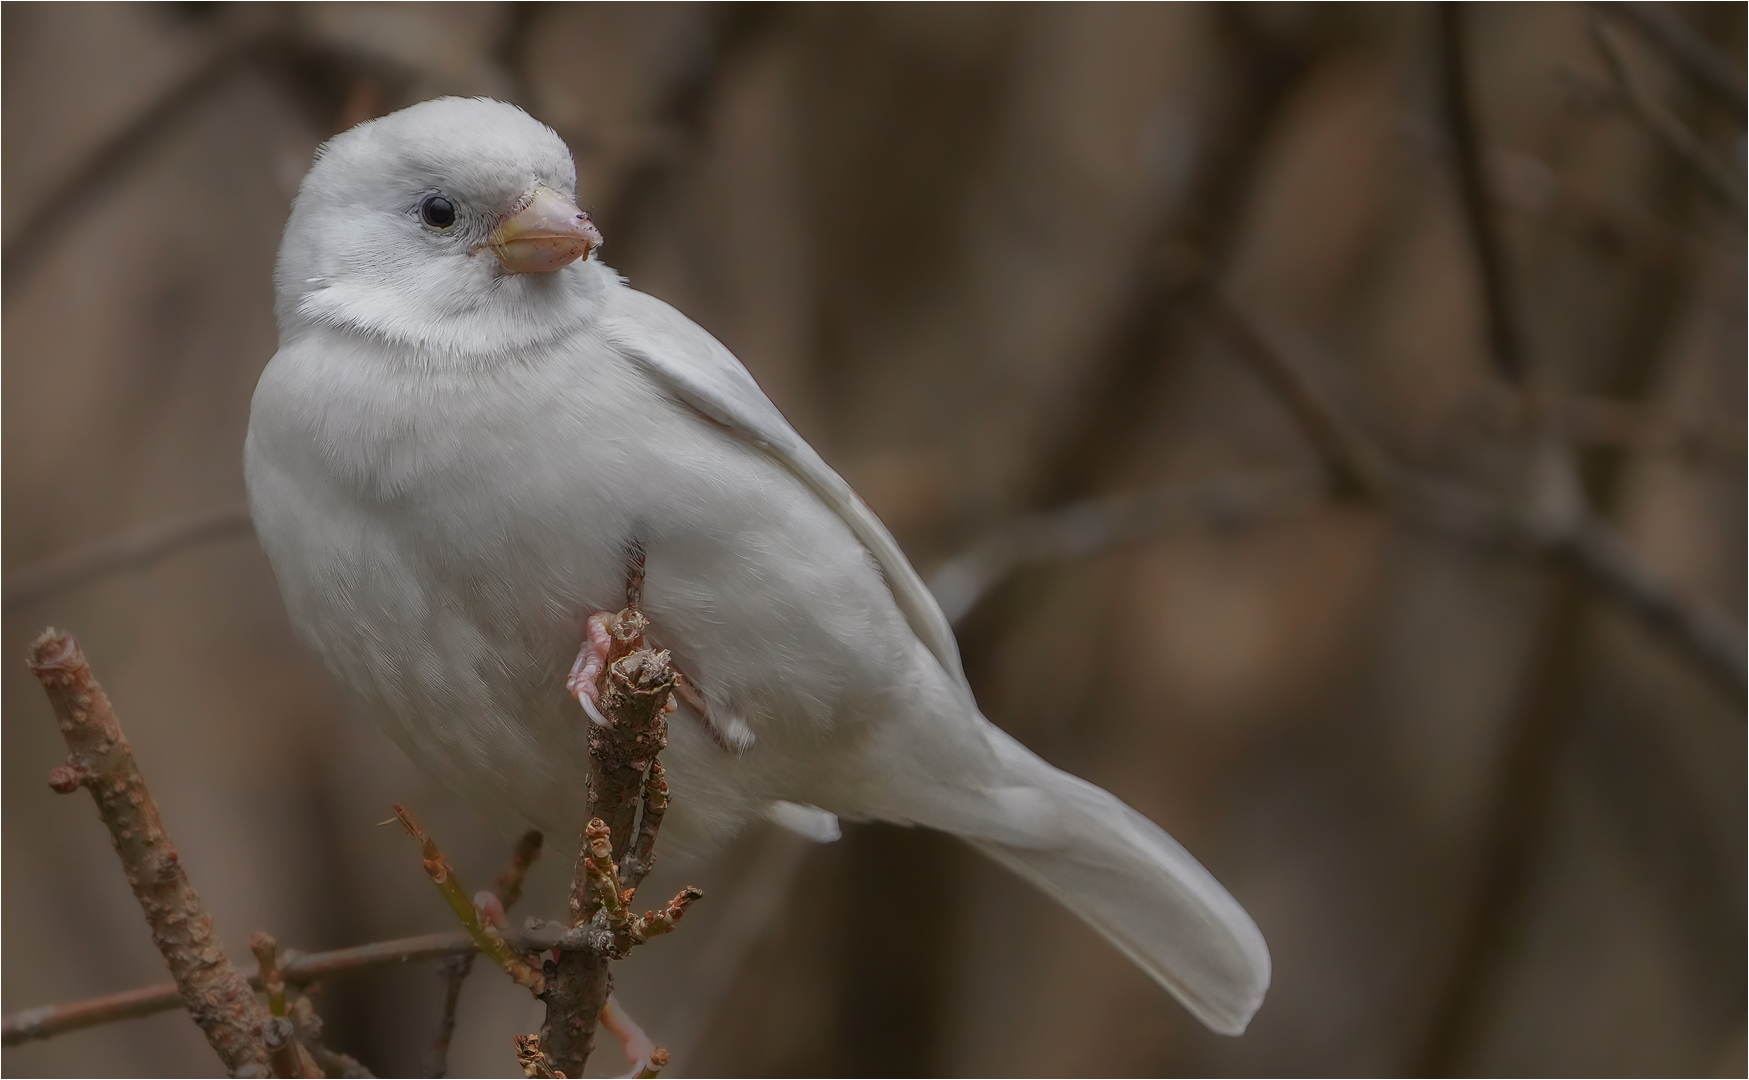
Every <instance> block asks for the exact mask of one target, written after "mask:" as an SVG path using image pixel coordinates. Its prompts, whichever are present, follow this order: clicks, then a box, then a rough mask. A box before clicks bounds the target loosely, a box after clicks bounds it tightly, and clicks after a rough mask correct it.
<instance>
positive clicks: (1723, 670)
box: [1205, 289, 1749, 705]
mask: <svg viewBox="0 0 1749 1080" xmlns="http://www.w3.org/2000/svg"><path fill="white" fill-rule="evenodd" d="M1205 297H1206V299H1207V301H1208V302H1207V304H1206V308H1207V310H1208V311H1209V312H1210V314H1211V316H1212V317H1213V318H1214V319H1215V320H1216V322H1217V324H1218V325H1219V326H1221V327H1222V328H1223V330H1224V331H1225V332H1226V333H1227V335H1228V337H1229V339H1230V340H1232V341H1233V343H1234V344H1236V345H1238V346H1239V352H1240V354H1241V356H1242V357H1243V358H1244V359H1246V360H1247V361H1248V362H1250V363H1251V364H1252V366H1253V367H1254V368H1255V369H1256V370H1257V371H1258V373H1259V374H1260V375H1261V376H1262V377H1263V378H1264V380H1265V381H1266V382H1268V383H1269V384H1270V385H1272V386H1276V387H1278V388H1284V393H1283V394H1282V397H1283V399H1284V402H1285V404H1287V406H1288V407H1289V409H1290V411H1292V412H1293V413H1294V415H1295V416H1296V418H1297V419H1299V420H1300V422H1301V424H1302V426H1303V427H1305V428H1306V429H1307V432H1308V435H1310V436H1311V437H1312V441H1313V443H1314V445H1315V446H1316V448H1317V450H1318V453H1319V455H1320V457H1322V458H1324V459H1325V461H1326V463H1327V464H1328V465H1329V466H1330V467H1331V468H1332V469H1345V470H1347V472H1348V473H1349V474H1350V475H1353V476H1356V477H1360V478H1370V479H1368V480H1367V482H1366V483H1364V484H1362V485H1359V486H1357V487H1355V488H1353V489H1352V491H1353V493H1354V494H1355V495H1358V496H1359V497H1360V498H1361V499H1362V500H1363V501H1365V502H1368V503H1370V504H1372V505H1376V506H1378V507H1380V508H1381V509H1386V510H1389V511H1391V512H1393V513H1396V514H1398V515H1399V516H1401V517H1402V519H1403V520H1404V521H1405V522H1407V523H1409V524H1412V525H1414V526H1416V527H1419V528H1422V529H1426V530H1429V531H1432V532H1435V533H1438V534H1441V535H1445V536H1453V537H1457V538H1459V539H1461V540H1464V541H1466V542H1468V543H1471V544H1475V545H1477V546H1479V547H1483V548H1491V549H1497V550H1505V551H1511V552H1518V553H1522V554H1528V555H1533V556H1537V557H1542V558H1551V559H1556V560H1561V561H1567V562H1572V563H1574V564H1575V565H1577V566H1579V568H1580V569H1581V570H1583V571H1584V574H1585V578H1586V580H1587V581H1588V582H1590V583H1591V585H1592V586H1593V588H1594V590H1595V591H1596V592H1597V593H1598V594H1599V595H1600V596H1602V597H1604V598H1605V599H1608V600H1609V601H1610V602H1612V603H1614V604H1615V605H1616V606H1617V607H1618V608H1620V609H1621V610H1623V611H1625V612H1626V613H1627V614H1628V615H1630V616H1632V617H1633V618H1634V620H1635V621H1636V622H1639V623H1640V624H1641V625H1642V626H1645V627H1647V628H1648V629H1650V630H1652V631H1654V632H1655V633H1656V635H1657V636H1658V637H1659V638H1661V639H1662V640H1664V641H1665V642H1666V643H1667V644H1669V645H1672V646H1673V647H1674V648H1675V650H1676V651H1677V652H1678V654H1680V655H1682V656H1684V657H1686V658H1687V659H1688V660H1690V661H1691V662H1693V663H1694V664H1695V665H1696V666H1697V667H1698V668H1699V670H1700V671H1702V672H1703V673H1705V674H1706V675H1708V676H1709V677H1710V678H1711V680H1712V681H1713V683H1714V684H1715V685H1717V686H1718V687H1719V688H1720V689H1722V690H1723V691H1724V692H1725V693H1726V694H1727V695H1728V696H1729V697H1730V699H1731V700H1732V701H1733V702H1734V703H1736V704H1738V705H1741V704H1742V703H1743V702H1744V701H1745V700H1746V699H1749V660H1746V657H1745V653H1746V651H1749V646H1746V644H1745V640H1744V636H1743V631H1742V628H1741V627H1739V626H1737V624H1736V623H1735V621H1734V620H1732V619H1731V617H1730V616H1729V615H1727V614H1725V613H1724V612H1723V611H1721V610H1719V608H1718V607H1717V605H1715V604H1713V603H1712V602H1711V601H1709V600H1707V599H1706V598H1704V597H1700V596H1693V595H1685V594H1683V593H1682V592H1681V591H1680V590H1678V589H1676V588H1675V587H1674V586H1672V585H1670V584H1669V583H1668V582H1667V581H1665V580H1664V579H1663V577H1662V576H1661V575H1659V574H1658V573H1657V572H1655V571H1654V570H1653V569H1652V568H1651V567H1649V566H1647V565H1646V563H1645V561H1644V560H1643V559H1642V558H1641V557H1640V556H1639V555H1638V554H1636V553H1635V552H1634V551H1633V548H1632V546H1631V545H1629V544H1628V543H1627V541H1626V540H1625V539H1623V538H1622V537H1621V535H1620V533H1619V531H1617V530H1616V529H1615V527H1614V526H1612V525H1610V524H1609V523H1608V522H1606V521H1603V520H1602V519H1600V518H1598V517H1596V516H1595V515H1594V514H1593V513H1591V511H1589V510H1588V509H1586V508H1584V507H1583V506H1578V507H1571V508H1569V510H1568V512H1567V513H1565V514H1563V515H1560V516H1554V517H1551V516H1549V515H1548V514H1546V512H1544V511H1545V508H1543V507H1539V506H1538V505H1536V504H1531V505H1517V504H1512V503H1508V502H1506V501H1504V500H1501V499H1498V498H1495V497H1493V496H1491V495H1488V494H1486V493H1483V492H1479V491H1475V490H1473V489H1469V488H1466V487H1463V486H1461V485H1458V484H1455V483H1450V482H1447V481H1444V480H1436V479H1434V478H1432V477H1429V476H1426V475H1424V474H1422V473H1419V472H1416V471H1414V470H1412V469H1409V468H1407V467H1405V466H1404V465H1402V464H1401V463H1400V462H1397V461H1395V460H1393V459H1391V458H1390V457H1389V456H1388V455H1386V453H1385V452H1384V451H1383V450H1382V449H1381V448H1380V447H1378V445H1377V444H1376V443H1375V442H1373V440H1372V439H1371V438H1370V437H1369V436H1367V435H1366V434H1365V433H1364V432H1362V431H1361V430H1360V428H1358V427H1357V426H1355V425H1354V424H1353V423H1352V422H1350V421H1349V420H1348V419H1347V418H1346V417H1345V416H1344V415H1343V414H1342V413H1341V411H1340V410H1338V409H1337V408H1336V407H1335V406H1334V405H1333V404H1332V403H1331V402H1330V401H1329V400H1328V399H1327V398H1326V397H1325V395H1324V394H1323V392H1322V391H1321V390H1320V389H1318V387H1316V386H1315V385H1314V384H1313V383H1312V381H1311V380H1310V379H1309V378H1307V377H1306V375H1305V374H1304V372H1303V371H1302V370H1301V369H1300V366H1299V365H1298V364H1296V363H1294V362H1292V361H1290V360H1289V359H1288V358H1287V356H1286V355H1285V354H1284V353H1283V352H1282V351H1281V350H1279V349H1278V348H1276V347H1275V345H1274V344H1273V343H1272V342H1271V341H1270V340H1269V339H1268V338H1267V337H1266V336H1265V335H1264V334H1263V333H1262V331H1260V330H1259V329H1258V328H1257V326H1256V325H1255V323H1253V322H1252V321H1251V319H1250V318H1249V317H1247V316H1246V315H1245V314H1243V313H1242V312H1241V311H1240V310H1239V308H1238V307H1236V306H1235V305H1234V304H1233V303H1232V302H1231V301H1229V300H1227V299H1226V298H1225V297H1223V296H1222V295H1221V294H1220V293H1219V292H1218V291H1217V290H1213V289H1211V290H1209V291H1208V292H1207V293H1205ZM1351 455H1358V456H1351Z"/></svg>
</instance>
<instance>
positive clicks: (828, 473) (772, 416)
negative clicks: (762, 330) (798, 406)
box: [606, 288, 965, 684]
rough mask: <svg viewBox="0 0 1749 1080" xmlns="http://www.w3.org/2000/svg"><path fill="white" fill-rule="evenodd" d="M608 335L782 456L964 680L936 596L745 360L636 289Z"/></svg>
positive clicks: (615, 312) (683, 396) (621, 298)
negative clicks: (785, 415)
mask: <svg viewBox="0 0 1749 1080" xmlns="http://www.w3.org/2000/svg"><path fill="white" fill-rule="evenodd" d="M617 292H618V294H619V295H618V297H617V298H616V299H617V302H616V303H615V304H614V305H613V308H612V309H611V312H610V314H609V315H608V319H607V327H606V329H607V332H608V336H609V337H610V338H611V339H612V340H613V341H614V343H615V344H616V345H618V346H619V347H620V348H621V349H622V350H623V351H624V352H625V354H626V355H627V356H629V357H630V358H631V359H632V360H634V361H635V362H637V363H639V364H642V365H643V366H644V367H645V368H647V369H648V370H649V372H650V373H651V374H652V375H654V376H656V378H657V379H658V381H660V382H661V383H662V384H663V385H665V386H666V387H668V389H669V390H670V391H672V392H673V393H674V395H675V396H676V397H677V398H679V399H680V400H681V401H683V402H685V403H686V404H687V405H690V406H691V407H692V408H694V409H697V410H698V411H699V412H701V413H703V414H704V415H705V416H707V417H709V418H710V419H712V420H714V421H716V422H717V423H719V424H722V425H723V426H724V427H727V428H728V429H729V430H731V431H733V432H734V433H735V434H736V435H738V436H740V437H741V438H743V439H746V440H747V441H748V442H750V443H752V444H753V445H754V446H757V447H759V448H760V449H761V450H764V451H765V452H766V453H768V454H770V455H771V456H772V457H774V458H776V459H777V460H778V461H779V462H781V463H782V464H783V465H784V466H785V467H786V468H788V469H789V470H790V471H791V472H793V473H795V474H796V476H798V477H800V478H801V480H802V482H803V483H805V484H807V485H808V487H809V488H811V489H812V490H813V492H814V494H816V495H818V496H819V497H820V498H821V499H822V500H824V501H825V503H826V505H827V506H830V507H831V508H832V509H833V510H834V511H836V512H837V514H838V516H839V517H841V518H843V519H844V522H845V524H847V525H849V526H850V529H851V531H852V532H853V533H855V534H856V537H857V539H859V540H861V541H862V543H863V545H864V546H866V547H867V548H868V550H869V552H870V554H872V555H873V556H874V558H875V562H876V563H877V564H879V566H880V568H881V572H882V573H883V574H884V575H886V579H887V587H888V588H889V589H891V590H892V592H893V599H894V600H895V601H897V602H898V605H899V610H900V611H902V612H904V613H905V619H906V621H907V622H909V623H910V624H911V630H912V632H914V633H915V634H916V635H917V637H918V638H919V639H920V640H921V641H922V642H923V644H924V645H925V646H927V647H928V649H929V651H930V652H932V653H934V654H935V657H936V659H937V660H940V661H941V666H942V667H944V668H946V669H947V671H948V673H949V674H950V675H952V676H953V677H954V678H955V679H956V680H958V681H959V682H961V683H962V684H963V683H964V682H965V673H964V671H963V670H961V668H960V656H959V646H958V645H957V644H955V642H954V636H953V629H952V628H951V627H950V626H949V625H948V622H947V617H946V616H944V615H943V614H942V613H941V608H940V607H938V606H937V605H936V603H935V597H934V596H932V595H931V594H930V592H929V589H928V588H927V587H926V586H925V585H924V584H923V579H922V578H919V577H918V576H917V571H915V570H913V569H912V568H911V564H910V562H909V561H907V560H906V558H905V555H904V552H902V551H900V550H899V545H898V543H897V542H896V541H894V539H893V536H892V534H891V533H889V532H887V528H886V526H885V525H882V524H881V521H880V519H879V518H877V517H875V515H874V512H873V511H872V510H870V509H869V508H868V507H867V506H865V505H864V504H863V501H862V500H861V499H859V498H857V495H856V492H854V491H852V490H851V489H850V485H849V484H847V483H845V482H844V479H843V477H840V476H839V475H838V474H837V473H835V472H833V471H832V468H831V466H829V465H827V464H826V462H825V461H823V460H821V458H820V455H819V454H817V453H815V451H814V448H813V447H811V446H809V445H808V444H807V442H806V441H805V440H804V439H803V438H802V437H801V436H800V435H798V434H796V431H795V429H794V428H792V427H790V425H789V421H787V420H785V419H784V418H783V414H782V413H780V412H778V411H777V406H775V405H773V404H772V403H771V399H770V398H767V397H766V396H765V392H764V391H762V390H760V389H759V384H758V383H756V382H754V381H753V376H752V375H750V374H748V372H747V369H746V368H745V367H742V366H741V361H739V360H737V359H735V355H734V354H733V353H731V352H730V351H729V350H728V349H726V348H724V347H723V345H722V343H721V342H719V341H717V339H716V338H714V337H712V336H711V335H710V334H709V333H707V332H706V331H705V330H704V328H703V327H700V326H699V325H698V324H697V323H695V322H693V321H692V320H691V319H688V318H687V317H686V316H684V315H682V314H681V313H680V312H678V311H676V310H674V308H672V307H670V306H669V305H667V304H665V303H663V302H662V301H660V300H658V299H656V298H655V297H653V296H649V295H647V294H645V293H641V292H638V291H637V290H635V289H630V288H622V289H619V290H617Z"/></svg>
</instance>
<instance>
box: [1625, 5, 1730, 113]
mask: <svg viewBox="0 0 1749 1080" xmlns="http://www.w3.org/2000/svg"><path fill="white" fill-rule="evenodd" d="M1591 6H1592V8H1593V9H1595V10H1596V11H1599V12H1601V13H1603V14H1604V15H1608V16H1609V17H1611V18H1613V19H1619V20H1620V21H1622V22H1624V23H1626V24H1627V25H1629V26H1631V27H1633V28H1634V29H1635V30H1636V31H1638V32H1639V35H1640V37H1641V38H1642V39H1644V40H1645V42H1646V43H1647V44H1649V45H1651V46H1652V47H1653V48H1655V49H1657V50H1658V51H1659V52H1660V53H1662V54H1663V55H1664V58H1665V59H1667V60H1669V61H1670V62H1671V63H1672V64H1674V65H1675V66H1676V68H1677V69H1678V70H1680V71H1681V72H1682V73H1683V74H1684V75H1686V76H1688V77H1689V78H1690V79H1691V80H1693V81H1694V83H1695V84H1696V85H1697V86H1699V87H1700V88H1701V89H1702V90H1705V91H1706V92H1707V93H1709V94H1711V95H1712V97H1713V98H1714V99H1715V100H1716V101H1718V102H1719V104H1721V105H1723V106H1724V107H1725V108H1726V109H1728V110H1729V111H1730V113H1731V115H1732V116H1734V117H1736V118H1737V122H1738V123H1742V122H1743V121H1744V120H1746V119H1749V91H1746V90H1745V87H1744V82H1743V73H1742V72H1740V71H1738V70H1737V66H1736V65H1735V64H1733V63H1732V62H1731V61H1730V59H1729V58H1728V57H1726V56H1725V55H1724V54H1723V53H1721V52H1719V51H1718V50H1717V49H1715V48H1714V47H1713V44H1712V42H1710V41H1708V40H1707V39H1706V38H1704V37H1702V36H1701V35H1700V32H1699V31H1697V30H1695V28H1694V27H1693V26H1691V25H1689V23H1688V21H1687V20H1686V19H1684V18H1683V17H1682V16H1681V15H1679V14H1678V13H1677V12H1676V11H1675V9H1673V8H1672V7H1671V6H1670V5H1669V4H1657V3H1645V2H1642V0H1629V2H1626V3H1609V4H1602V3H1594V4H1592V5H1591Z"/></svg>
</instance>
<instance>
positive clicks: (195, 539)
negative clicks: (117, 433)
mask: <svg viewBox="0 0 1749 1080" xmlns="http://www.w3.org/2000/svg"><path fill="white" fill-rule="evenodd" d="M252 531H254V525H253V523H252V522H251V521H250V520H249V508H248V507H247V506H245V505H242V504H240V503H239V504H238V505H235V506H221V507H217V508H215V509H212V510H201V511H199V512H197V513H193V514H187V515H185V516H182V517H175V518H170V519H168V520H165V521H158V522H154V523H152V524H151V525H147V526H144V527H142V528H139V529H135V530H133V531H132V532H126V533H122V534H121V535H120V536H112V537H109V538H108V539H105V540H99V541H97V542H95V543H92V544H86V545H85V546H83V547H78V548H74V549H73V550H72V551H68V552H64V553H62V554H60V555H55V556H52V557H50V558H47V559H44V560H43V561H42V562H39V563H34V564H32V565H30V566H27V567H25V568H24V569H22V570H15V571H13V572H12V573H10V574H7V575H6V584H5V587H4V590H3V591H0V604H3V605H4V606H5V607H7V608H11V607H15V606H17V605H19V604H27V603H29V602H31V601H32V600H38V599H41V598H42V597H44V596H50V595H52V594H54V593H58V592H61V591H63V590H66V589H72V588H77V587H78V586H80V585H85V584H87V583H89V582H92V581H96V580H97V579H99V578H103V577H108V576H109V575H111V574H119V573H122V572H123V571H126V570H143V569H145V568H146V567H148V566H151V565H152V564H153V563H156V562H158V561H159V560H161V559H166V558H169V557H170V556H171V555H174V554H176V553H177V552H179V551H183V550H185V549H187V548H191V547H196V546H198V545H200V544H206V543H211V542H213V541H216V540H229V539H232V538H233V537H238V536H247V535H249V534H250V533H251V532H252Z"/></svg>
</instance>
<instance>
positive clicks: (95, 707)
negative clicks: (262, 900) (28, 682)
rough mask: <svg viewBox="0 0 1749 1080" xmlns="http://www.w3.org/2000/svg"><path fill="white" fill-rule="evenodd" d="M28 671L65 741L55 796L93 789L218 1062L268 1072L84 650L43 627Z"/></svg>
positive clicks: (253, 1016) (253, 1024)
mask: <svg viewBox="0 0 1749 1080" xmlns="http://www.w3.org/2000/svg"><path fill="white" fill-rule="evenodd" d="M30 670H31V672H32V673H33V674H34V675H36V677H37V679H38V680H40V681H41V682H42V685H43V689H44V690H45V691H47V692H48V696H49V702H50V704H52V705H53V706H54V709H55V716H56V718H57V719H58V720H59V721H60V728H61V735H62V736H63V737H64V738H65V739H66V741H67V750H68V757H67V764H65V765H63V766H61V767H59V768H57V769H55V770H54V771H53V772H52V773H50V774H49V785H50V786H51V787H53V788H54V789H55V790H56V791H58V792H61V793H62V794H67V793H70V792H72V791H73V790H74V789H76V788H79V787H84V788H86V789H87V790H89V791H90V792H91V797H92V799H93V800H94V801H95V802H96V803H97V812H98V816H100V817H101V818H102V819H103V824H104V825H105V826H106V827H108V829H109V836H110V840H111V841H112V842H113V843H114V845H115V853H116V855H117V856H118V857H119V858H120V859H121V863H122V869H123V871H124V872H125V873H126V874H127V879H128V884H129V885H130V886H131V887H132V888H133V892H134V899H136V900H138V901H139V903H140V910H141V911H142V912H144V913H145V916H146V923H147V925H148V926H149V927H150V928H151V932H152V942H153V944H155V945H157V946H158V952H159V953H160V954H161V955H162V956H163V957H164V963H165V965H166V966H167V967H169V969H170V975H171V977H172V978H173V979H175V980H176V986H177V989H178V991H179V992H180V995H181V998H182V1001H183V1004H185V1005H186V1006H187V1007H188V1011H189V1014H190V1015H191V1016H192V1017H193V1018H194V1022H195V1023H196V1024H198V1025H199V1026H200V1029H201V1031H202V1032H203V1033H205V1035H206V1038H207V1042H208V1043H209V1044H210V1045H211V1046H212V1048H213V1050H214V1051H215V1052H217V1054H218V1055H219V1059H220V1060H221V1061H223V1062H224V1063H225V1068H226V1069H228V1070H229V1071H230V1072H231V1073H233V1074H238V1073H243V1072H255V1073H256V1074H259V1073H260V1072H262V1071H264V1070H266V1068H267V1067H268V1059H267V1052H266V1049H265V1047H264V1046H263V1045H262V1039H261V1035H262V1030H261V1029H262V1024H263V1023H264V1022H265V1020H266V1016H265V1014H263V1013H262V1011H261V1006H260V1005H259V1004H257V1003H256V1001H255V995H254V994H253V993H252V992H251V991H250V989H249V984H248V983H247V982H246V981H245V980H244V979H243V977H242V976H240V975H238V974H237V970H236V968H234V967H232V966H231V962H230V960H229V959H227V958H226V956H225V952H224V949H223V948H221V947H220V945H219V943H218V940H217V938H216V937H215V935H214V934H213V920H212V916H210V915H208V914H207V913H206V910H205V909H204V908H203V907H202V906H201V903H200V896H199V895H198V894H197V893H196V892H195V891H194V886H193V885H192V884H190V883H189V880H188V873H187V872H186V871H185V870H184V869H183V868H182V863H181V860H180V858H179V857H178V855H177V853H176V848H175V847H174V846H173V845H172V844H171V842H170V837H169V835H168V834H167V833H166V832H165V831H164V823H163V821H162V820H161V819H160V817H159V814H158V804H157V803H156V802H155V801H154V800H153V799H152V793H151V791H150V790H148V789H147V787H146V781H145V778H144V777H143V776H141V775H140V770H139V768H138V767H137V766H136V765H135V764H134V755H133V749H132V747H130V746H129V745H128V741H127V737H126V736H125V735H123V734H122V730H121V725H120V724H119V723H118V722H117V721H116V718H115V712H114V710H113V709H111V707H110V704H109V698H108V697H107V696H106V695H105V694H104V692H103V688H102V687H101V686H99V685H98V684H97V680H96V679H95V678H94V677H92V674H91V668H90V666H89V665H88V664H87V663H86V662H85V656H84V654H83V653H81V652H80V651H79V646H78V644H77V643H76V642H75V641H74V640H73V639H72V638H71V637H69V636H68V635H66V634H63V633H61V632H59V631H57V630H52V629H51V630H45V631H43V633H42V634H41V636H39V637H38V638H37V639H36V642H35V643H34V644H33V645H32V646H31V659H30Z"/></svg>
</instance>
